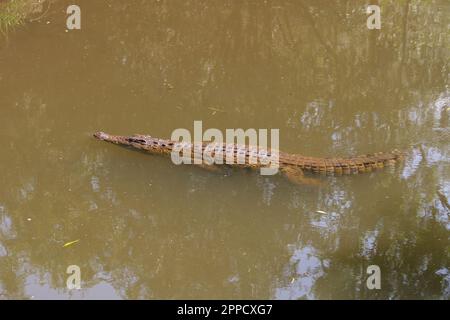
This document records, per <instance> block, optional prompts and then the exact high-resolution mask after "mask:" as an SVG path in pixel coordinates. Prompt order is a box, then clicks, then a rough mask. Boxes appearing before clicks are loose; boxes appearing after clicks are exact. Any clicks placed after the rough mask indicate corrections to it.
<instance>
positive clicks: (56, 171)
mask: <svg viewBox="0 0 450 320" xmlns="http://www.w3.org/2000/svg"><path fill="white" fill-rule="evenodd" d="M68 4H69V2H67V1H65V0H60V1H57V2H55V4H54V6H53V7H52V9H51V10H50V11H49V15H48V16H47V18H46V19H45V20H43V21H40V22H39V21H36V22H34V23H31V24H28V25H26V26H24V27H23V28H21V29H19V30H17V32H15V33H13V34H11V35H10V36H9V39H8V41H6V40H5V39H1V40H0V41H1V42H0V106H1V107H0V142H1V144H2V151H1V152H0V178H1V182H2V183H1V185H0V297H2V298H86V299H91V298H109V299H117V298H119V299H123V298H276V299H333V298H360V299H378V298H392V299H402V298H403V299H404V298H435V299H439V298H440V299H446V298H447V299H448V298H449V297H450V280H449V272H448V267H449V265H450V264H449V231H450V222H449V213H450V205H449V202H450V170H449V167H450V163H449V159H450V154H449V153H450V148H449V141H450V139H449V137H450V128H449V120H450V107H449V101H450V94H449V87H448V79H449V72H448V61H449V51H448V45H449V43H448V34H447V33H448V29H447V21H446V17H448V12H449V6H448V3H447V2H446V1H439V0H435V1H427V2H424V1H415V0H411V1H402V2H397V1H391V2H386V1H385V2H382V6H383V8H382V29H381V30H379V31H377V30H372V31H369V30H368V29H367V28H366V20H365V19H366V15H365V7H364V6H365V3H364V2H362V1H357V0H355V1H339V2H334V3H333V4H331V3H329V2H328V1H282V2H277V3H276V4H275V3H272V2H265V3H263V2H261V3H259V2H252V1H249V2H246V1H242V2H233V3H227V2H223V1H215V2H214V4H211V3H210V1H208V2H204V1H156V2H149V1H127V2H123V1H117V0H108V1H106V0H105V1H87V0H79V1H78V4H79V5H80V7H81V10H82V14H83V20H82V21H83V24H82V30H80V31H73V32H72V31H71V32H65V16H64V15H62V12H65V8H66V6H67V5H68ZM47 21H49V23H47ZM194 120H202V121H203V123H204V124H205V126H207V127H216V128H220V129H225V128H239V127H242V128H251V127H253V128H269V129H270V128H279V129H280V140H281V141H280V144H281V148H282V149H283V150H286V151H289V152H294V153H302V154H307V155H315V156H333V155H351V154H360V153H366V152H375V151H389V150H391V149H394V148H398V149H402V150H406V151H407V153H408V156H407V158H406V160H405V163H404V164H403V165H402V166H400V167H398V168H396V169H394V170H385V171H383V172H376V173H370V174H364V175H358V176H344V177H321V178H318V179H320V181H321V185H320V186H319V187H311V186H295V185H291V184H289V183H288V182H287V181H285V180H283V179H282V178H280V177H262V176H259V175H254V174H249V173H239V172H237V173H234V174H232V175H231V176H224V175H221V174H217V173H211V172H203V171H202V170H199V169H197V168H191V167H175V166H173V165H171V163H170V161H168V160H167V159H160V158H158V157H152V156H148V155H144V154H142V153H136V152H131V151H129V150H125V149H122V148H117V147H114V146H111V145H107V144H102V143H98V141H95V140H94V139H92V138H91V134H92V133H93V132H95V131H98V130H104V131H107V132H112V133H119V134H131V133H148V134H152V135H154V136H162V137H166V136H169V135H170V133H171V132H172V130H173V129H175V128H191V127H192V124H193V121H194ZM78 239H79V242H77V243H75V244H73V245H70V246H67V247H63V245H64V244H65V243H67V242H69V241H74V240H78ZM73 264H75V265H78V266H80V268H81V272H82V274H81V279H82V289H81V290H80V291H78V292H74V291H70V290H67V289H66V279H67V276H68V275H67V274H66V269H67V267H68V266H69V265H73ZM372 264H376V265H379V266H380V268H381V272H382V289H381V290H368V289H367V288H366V286H365V283H366V279H367V274H366V268H367V266H369V265H372Z"/></svg>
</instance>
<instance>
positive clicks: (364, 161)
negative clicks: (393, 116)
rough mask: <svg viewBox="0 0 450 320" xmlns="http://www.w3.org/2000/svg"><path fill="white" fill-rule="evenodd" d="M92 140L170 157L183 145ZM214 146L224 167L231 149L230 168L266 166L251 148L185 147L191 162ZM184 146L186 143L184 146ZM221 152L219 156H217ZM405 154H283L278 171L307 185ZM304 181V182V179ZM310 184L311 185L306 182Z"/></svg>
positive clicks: (141, 138)
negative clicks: (316, 177)
mask: <svg viewBox="0 0 450 320" xmlns="http://www.w3.org/2000/svg"><path fill="white" fill-rule="evenodd" d="M94 137H95V138H97V139H99V140H103V141H107V142H111V143H114V144H119V145H124V146H130V147H133V148H136V149H140V150H143V151H146V152H149V153H154V154H164V155H170V154H171V152H172V151H173V150H174V148H179V147H180V145H181V144H183V142H178V141H172V140H168V139H160V138H154V137H151V136H148V135H141V134H136V135H133V136H117V135H110V134H107V133H104V132H96V133H95V134H94ZM211 145H214V147H213V151H212V152H211V155H212V156H213V157H214V156H215V155H216V154H215V153H216V152H219V155H220V156H223V159H224V161H223V162H224V163H225V156H226V153H227V152H229V150H230V149H229V148H230V147H231V150H232V151H231V152H234V157H235V158H234V159H237V157H238V156H239V155H241V156H242V157H243V158H245V162H244V163H239V164H237V162H233V163H235V164H233V166H239V167H247V168H262V167H264V166H267V162H265V163H264V161H263V162H261V161H260V158H258V159H257V161H256V162H254V161H251V160H250V158H251V156H252V155H254V152H255V150H258V152H259V150H261V149H257V148H255V147H252V146H247V145H245V146H244V145H236V144H231V145H230V144H225V143H220V144H217V143H216V144H211V143H208V142H203V143H202V144H201V148H202V149H201V152H202V153H200V151H197V153H196V152H195V151H194V150H200V149H199V148H198V149H195V147H194V144H190V143H188V146H189V148H190V150H192V153H191V158H192V159H194V158H195V157H196V154H203V152H204V151H205V150H206V148H208V146H211ZM184 146H186V143H185V142H184ZM220 151H222V152H220ZM264 156H268V157H270V156H271V154H270V150H268V151H266V152H265V153H264ZM403 156H404V154H403V153H402V152H400V151H398V150H394V151H392V152H389V153H374V154H367V155H361V156H355V157H348V158H319V157H305V156H302V155H298V154H289V153H285V152H281V151H279V152H278V157H279V160H278V164H279V168H280V171H281V172H282V173H283V174H285V175H286V177H287V178H289V179H290V180H291V181H293V182H299V183H305V182H306V183H308V181H305V179H306V178H304V177H303V172H304V171H306V172H311V173H321V174H328V175H333V174H334V175H341V174H351V173H363V172H370V171H372V170H377V169H381V168H383V167H385V166H393V165H395V164H396V163H397V162H399V161H401V160H402V159H403ZM227 165H228V164H227ZM201 166H202V167H216V164H214V165H205V164H201ZM306 180H307V179H306ZM309 182H312V181H309Z"/></svg>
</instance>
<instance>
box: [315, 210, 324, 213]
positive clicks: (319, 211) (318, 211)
mask: <svg viewBox="0 0 450 320" xmlns="http://www.w3.org/2000/svg"><path fill="white" fill-rule="evenodd" d="M316 212H317V213H323V214H326V212H325V211H322V210H317V211H316Z"/></svg>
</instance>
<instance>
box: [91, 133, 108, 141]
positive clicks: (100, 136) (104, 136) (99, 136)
mask: <svg viewBox="0 0 450 320" xmlns="http://www.w3.org/2000/svg"><path fill="white" fill-rule="evenodd" d="M94 137H95V138H97V139H99V140H105V139H107V138H108V134H107V133H104V132H103V131H99V132H96V133H94Z"/></svg>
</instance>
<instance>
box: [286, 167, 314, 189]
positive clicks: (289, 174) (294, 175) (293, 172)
mask: <svg viewBox="0 0 450 320" xmlns="http://www.w3.org/2000/svg"><path fill="white" fill-rule="evenodd" d="M280 171H281V172H282V173H283V174H284V176H285V177H286V178H287V179H288V180H289V181H291V182H292V183H295V184H301V185H310V186H318V185H320V184H321V182H320V181H319V180H318V179H313V178H307V177H305V176H304V174H303V171H302V169H300V168H298V167H295V166H283V167H281V168H280Z"/></svg>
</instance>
